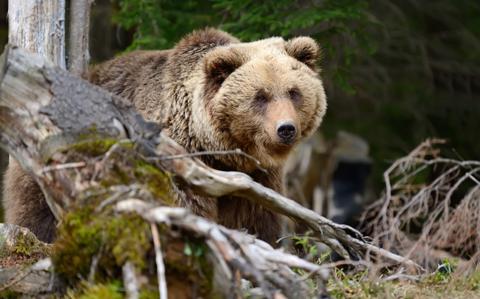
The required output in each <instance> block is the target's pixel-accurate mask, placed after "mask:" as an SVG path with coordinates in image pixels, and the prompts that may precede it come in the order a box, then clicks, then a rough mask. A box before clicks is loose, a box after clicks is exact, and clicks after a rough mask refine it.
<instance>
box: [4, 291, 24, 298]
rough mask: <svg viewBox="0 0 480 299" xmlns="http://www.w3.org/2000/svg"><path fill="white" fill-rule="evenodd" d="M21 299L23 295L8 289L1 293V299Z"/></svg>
mask: <svg viewBox="0 0 480 299" xmlns="http://www.w3.org/2000/svg"><path fill="white" fill-rule="evenodd" d="M21 297H22V294H21V293H17V292H14V291H11V290H8V289H7V290H4V291H1V292H0V298H3V299H16V298H21Z"/></svg>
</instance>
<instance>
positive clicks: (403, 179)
mask: <svg viewBox="0 0 480 299" xmlns="http://www.w3.org/2000/svg"><path fill="white" fill-rule="evenodd" d="M443 143H445V142H444V141H443V140H436V139H432V140H427V141H425V142H423V143H422V144H420V145H419V146H418V147H417V148H416V149H414V150H413V151H412V152H411V153H410V154H409V155H407V156H406V157H403V158H401V159H398V160H397V161H395V162H394V163H393V164H392V166H391V167H390V168H389V169H388V170H387V171H386V172H385V174H384V178H385V185H386V189H385V194H384V196H383V197H382V198H381V199H379V200H378V201H377V202H375V203H374V204H373V205H372V206H371V207H370V208H369V209H368V210H367V212H366V213H365V215H364V217H365V219H366V220H365V221H364V223H365V227H366V230H369V231H370V232H371V233H372V235H373V236H374V238H375V242H376V243H377V244H382V246H384V247H385V248H388V249H391V250H395V251H397V252H400V253H401V254H402V255H404V256H407V257H412V258H413V259H415V260H416V261H418V262H419V263H421V264H422V265H424V266H425V267H430V268H435V267H436V265H437V263H438V262H439V261H440V259H439V258H437V256H438V254H436V252H445V253H449V255H451V256H454V257H458V258H460V259H461V258H462V256H463V255H464V254H468V255H470V256H473V255H474V254H475V253H476V252H478V251H479V250H480V247H478V240H480V235H479V234H478V224H479V223H480V206H479V204H478V199H479V196H480V192H479V190H480V179H479V177H478V173H479V172H480V161H461V160H455V159H448V158H443V157H441V156H440V150H439V149H438V146H439V145H441V144H443ZM425 177H429V179H425ZM418 178H423V180H424V181H423V183H420V184H419V181H418ZM461 189H463V191H461ZM465 190H467V191H465ZM462 193H463V195H461V194H462ZM454 194H455V195H456V196H457V199H455V201H456V203H454V201H453V200H452V199H453V197H454ZM459 196H461V197H460V199H459V198H458V197H459ZM370 215H375V216H374V217H373V220H372V217H371V216H370ZM412 226H414V227H415V226H416V227H419V228H417V230H418V229H420V233H417V234H412V233H409V231H410V227H412Z"/></svg>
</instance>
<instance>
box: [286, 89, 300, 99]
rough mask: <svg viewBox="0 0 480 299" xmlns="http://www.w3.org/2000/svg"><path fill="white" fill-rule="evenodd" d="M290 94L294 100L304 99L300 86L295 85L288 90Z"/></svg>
mask: <svg viewBox="0 0 480 299" xmlns="http://www.w3.org/2000/svg"><path fill="white" fill-rule="evenodd" d="M288 96H289V97H290V99H292V101H293V102H300V101H301V100H302V94H301V93H300V90H298V88H296V87H294V88H291V89H290V90H288Z"/></svg>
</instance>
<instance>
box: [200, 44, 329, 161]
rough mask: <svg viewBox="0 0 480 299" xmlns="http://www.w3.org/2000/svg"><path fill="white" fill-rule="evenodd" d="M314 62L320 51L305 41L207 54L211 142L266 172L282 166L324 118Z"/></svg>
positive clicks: (206, 95)
mask: <svg viewBox="0 0 480 299" xmlns="http://www.w3.org/2000/svg"><path fill="white" fill-rule="evenodd" d="M318 56H319V47H318V45H317V44H316V42H315V41H314V40H313V39H311V38H309V37H297V38H294V39H291V40H288V41H285V40H283V39H282V38H277V37H275V38H269V39H265V40H260V41H256V42H251V43H232V44H229V45H225V46H220V47H217V48H215V49H214V50H212V51H210V52H208V53H207V54H206V56H205V57H204V62H203V72H204V74H205V76H204V82H203V84H202V88H203V92H202V94H203V95H202V96H201V98H202V101H203V103H202V105H204V108H205V110H206V112H207V114H208V115H209V119H208V122H209V123H210V124H209V126H210V127H211V128H213V131H214V136H215V137H214V138H218V139H219V140H220V141H219V142H220V143H221V144H223V145H224V146H225V145H227V146H226V147H225V148H226V149H235V148H240V149H241V150H243V151H244V152H246V153H247V154H249V155H252V156H254V157H255V158H256V159H258V160H259V161H260V163H261V164H262V166H264V167H267V168H268V167H278V166H281V165H282V164H283V162H284V161H285V159H286V157H287V155H288V153H290V151H291V149H292V148H293V146H294V145H295V144H298V142H299V141H301V140H302V139H304V138H305V137H307V136H309V135H311V134H312V133H313V132H314V131H315V130H316V129H317V128H318V126H319V125H320V123H321V121H322V118H323V116H324V114H325V111H326V108H327V103H326V96H325V92H324V88H323V84H322V80H321V79H320V77H319V74H318V72H317V71H316V67H315V64H316V61H317V58H318ZM252 167H253V166H252ZM246 168H250V167H246ZM242 170H243V171H251V169H242Z"/></svg>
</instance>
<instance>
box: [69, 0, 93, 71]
mask: <svg viewBox="0 0 480 299" xmlns="http://www.w3.org/2000/svg"><path fill="white" fill-rule="evenodd" d="M91 2H92V0H74V1H70V20H69V28H70V31H69V37H68V40H69V43H68V70H69V71H70V73H72V74H74V75H77V76H82V75H83V74H84V72H85V71H86V70H87V66H88V61H89V60H90V54H89V51H88V44H89V43H88V33H89V29H90V5H91Z"/></svg>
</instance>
